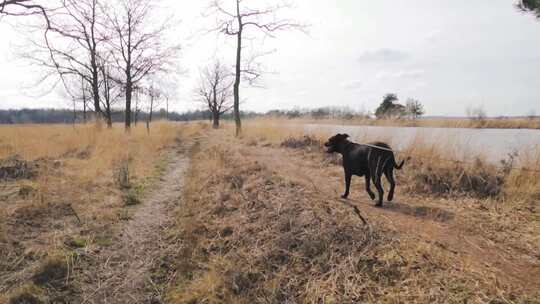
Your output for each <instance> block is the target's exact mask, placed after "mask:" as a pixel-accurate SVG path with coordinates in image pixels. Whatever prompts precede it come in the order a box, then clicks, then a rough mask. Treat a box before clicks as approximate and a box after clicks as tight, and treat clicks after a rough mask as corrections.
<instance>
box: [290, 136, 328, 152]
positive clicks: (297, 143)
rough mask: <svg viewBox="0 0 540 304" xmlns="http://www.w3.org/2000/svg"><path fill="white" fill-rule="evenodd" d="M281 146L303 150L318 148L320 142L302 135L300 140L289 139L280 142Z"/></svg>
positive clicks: (312, 137)
mask: <svg viewBox="0 0 540 304" xmlns="http://www.w3.org/2000/svg"><path fill="white" fill-rule="evenodd" d="M281 146H282V147H285V148H292V149H304V148H311V147H320V146H321V141H320V140H318V139H317V138H315V137H314V136H311V135H304V136H303V137H301V138H296V137H289V138H287V139H285V140H284V141H283V142H281Z"/></svg>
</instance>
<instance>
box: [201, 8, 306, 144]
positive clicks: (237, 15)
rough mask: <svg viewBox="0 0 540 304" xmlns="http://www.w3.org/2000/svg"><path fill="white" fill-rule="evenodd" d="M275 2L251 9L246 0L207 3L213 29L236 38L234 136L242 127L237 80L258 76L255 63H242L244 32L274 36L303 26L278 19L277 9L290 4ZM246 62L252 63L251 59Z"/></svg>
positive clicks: (259, 73) (238, 83)
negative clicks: (250, 31) (214, 19)
mask: <svg viewBox="0 0 540 304" xmlns="http://www.w3.org/2000/svg"><path fill="white" fill-rule="evenodd" d="M225 1H227V3H231V4H233V5H232V6H230V7H226V6H225V5H224V2H225ZM277 2H279V3H277V4H273V5H269V6H267V7H264V8H255V7H253V6H249V4H246V3H248V1H245V0H214V1H213V2H212V4H211V6H210V10H211V12H212V13H214V14H216V15H217V16H218V17H217V18H218V24H217V27H216V30H218V31H220V32H221V33H223V34H225V35H228V36H234V37H235V38H236V60H235V62H236V65H235V77H234V86H233V87H234V89H233V93H234V105H233V109H234V120H235V124H236V136H238V135H240V132H241V130H242V123H241V120H240V82H241V79H242V76H244V77H245V78H247V80H249V81H252V80H254V79H257V78H259V77H260V75H261V73H262V71H261V70H260V67H259V66H258V65H254V66H253V65H250V64H248V65H246V66H244V65H243V64H242V58H243V57H242V50H243V42H244V39H245V38H246V33H247V32H246V31H248V30H250V29H254V30H256V31H258V32H259V33H262V34H263V35H264V36H267V37H274V35H275V33H276V32H278V31H283V30H290V29H301V28H303V26H302V25H300V24H299V23H297V22H295V21H293V20H291V19H282V18H278V17H277V16H278V14H279V12H280V11H281V10H283V9H285V8H290V4H289V3H286V2H283V1H277ZM252 58H253V57H252ZM250 62H251V63H253V60H251V61H250Z"/></svg>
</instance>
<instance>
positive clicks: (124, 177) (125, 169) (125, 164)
mask: <svg viewBox="0 0 540 304" xmlns="http://www.w3.org/2000/svg"><path fill="white" fill-rule="evenodd" d="M114 180H115V182H116V184H117V185H118V187H119V188H120V189H128V188H130V187H131V181H130V175H129V161H128V160H122V161H120V162H119V164H118V165H117V166H116V167H115V168H114Z"/></svg>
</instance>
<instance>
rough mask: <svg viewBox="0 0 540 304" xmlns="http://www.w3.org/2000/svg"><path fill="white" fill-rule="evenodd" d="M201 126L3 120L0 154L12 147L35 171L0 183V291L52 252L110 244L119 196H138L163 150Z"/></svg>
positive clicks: (156, 171)
mask: <svg viewBox="0 0 540 304" xmlns="http://www.w3.org/2000/svg"><path fill="white" fill-rule="evenodd" d="M201 127H202V125H199V124H189V125H188V124H177V123H168V122H156V123H154V124H152V128H151V133H150V134H147V132H146V128H145V127H144V126H142V125H139V126H136V127H134V128H133V129H132V131H131V134H129V135H127V134H125V133H124V131H123V128H122V126H121V125H115V126H114V128H113V129H112V130H108V129H106V128H101V127H98V126H96V125H94V124H87V125H76V126H74V127H73V126H70V125H15V126H1V127H0V158H4V159H5V158H9V157H13V156H14V155H17V159H19V160H20V162H24V163H25V164H31V165H33V166H34V165H35V167H36V168H37V169H36V170H37V171H36V175H35V176H22V177H17V178H12V179H8V180H4V181H2V185H1V186H0V206H1V208H0V210H2V212H0V255H2V257H3V258H2V261H1V262H0V294H11V293H12V292H16V290H17V288H18V287H20V286H21V284H23V283H24V282H28V281H29V280H30V278H31V277H32V276H33V275H34V274H36V273H39V263H40V261H41V260H43V259H46V258H47V256H51V253H60V254H61V255H65V256H71V255H72V251H75V252H78V251H77V250H79V249H78V248H79V247H82V248H84V247H87V246H108V245H110V239H111V238H110V236H111V235H112V234H113V233H114V231H115V229H116V226H118V225H119V223H120V221H122V220H123V219H124V218H126V217H129V215H128V214H127V213H129V209H127V208H126V206H125V205H126V204H125V202H124V201H123V198H126V197H129V198H130V201H135V200H138V199H140V196H142V195H144V193H145V189H147V188H148V187H151V186H152V183H153V182H154V181H155V180H156V178H158V177H159V176H160V174H162V173H163V171H164V169H165V168H163V165H164V164H165V157H166V153H165V152H167V151H168V150H169V148H172V147H174V146H177V143H176V142H175V141H176V140H182V138H184V137H191V136H193V134H195V133H196V132H197V131H198V130H200V129H201ZM120 176H122V177H123V179H122V180H119V179H120ZM120 182H123V184H121V183H120ZM134 196H136V197H134ZM77 254H78V253H77ZM60 281H62V280H60ZM49 285H50V284H46V285H45V287H43V288H48V287H47V286H49ZM40 287H41V286H40ZM70 288H71V287H70ZM23 289H24V290H26V289H27V288H26V289H25V288H23ZM56 289H58V288H56ZM60 289H62V288H60ZM59 292H60V291H59ZM23 294H24V292H23ZM48 296H50V295H48ZM67 299H69V298H67Z"/></svg>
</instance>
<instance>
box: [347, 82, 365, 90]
mask: <svg viewBox="0 0 540 304" xmlns="http://www.w3.org/2000/svg"><path fill="white" fill-rule="evenodd" d="M363 85H364V82H363V81H360V80H353V81H345V82H343V83H342V84H341V87H342V88H344V89H347V90H357V89H360V88H361V87H362V86H363Z"/></svg>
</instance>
